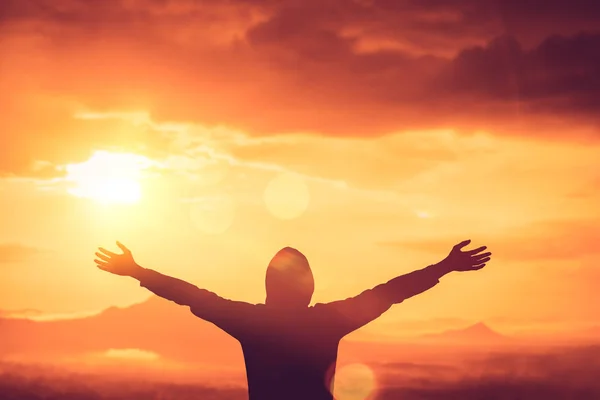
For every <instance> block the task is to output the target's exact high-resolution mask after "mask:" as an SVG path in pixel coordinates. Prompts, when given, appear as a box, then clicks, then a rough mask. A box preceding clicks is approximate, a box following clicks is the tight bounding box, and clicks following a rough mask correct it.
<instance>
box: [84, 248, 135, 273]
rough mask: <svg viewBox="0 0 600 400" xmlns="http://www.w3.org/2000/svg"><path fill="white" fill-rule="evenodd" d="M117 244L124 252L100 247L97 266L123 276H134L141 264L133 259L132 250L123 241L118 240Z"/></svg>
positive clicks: (96, 261) (97, 253) (96, 260)
mask: <svg viewBox="0 0 600 400" xmlns="http://www.w3.org/2000/svg"><path fill="white" fill-rule="evenodd" d="M117 246H119V248H120V249H121V250H122V251H123V254H117V253H113V252H112V251H110V250H106V249H105V248H103V247H99V248H98V250H99V252H96V257H98V258H96V259H95V260H94V262H95V263H96V266H97V267H98V268H100V269H101V270H103V271H107V272H110V273H113V274H116V275H121V276H132V275H133V274H134V273H135V272H136V271H137V270H139V269H140V266H139V265H137V263H136V262H135V260H134V259H133V255H132V254H131V251H130V250H129V249H128V248H127V247H125V246H124V245H123V244H122V243H120V242H117Z"/></svg>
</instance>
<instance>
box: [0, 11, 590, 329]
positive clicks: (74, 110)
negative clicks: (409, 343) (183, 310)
mask: <svg viewBox="0 0 600 400" xmlns="http://www.w3.org/2000/svg"><path fill="white" fill-rule="evenodd" d="M599 21H600V6H599V5H598V4H596V2H592V1H585V0H571V1H569V2H567V1H557V0H546V1H535V0H530V1H524V0H521V1H511V0H496V1H492V0H485V1H484V0H447V1H435V0H430V1H423V0H420V1H417V0H395V1H390V0H379V1H378V0H345V1H342V0H331V1H317V0H314V1H313V0H310V1H309V0H285V1H270V0H257V1H251V2H248V1H241V0H235V1H229V0H227V1H214V2H201V1H192V0H177V1H175V0H107V1H89V2H87V1H76V0H4V1H2V2H0V140H1V141H2V142H1V143H2V145H1V146H0V221H1V222H2V229H0V310H3V312H2V313H3V314H4V313H6V314H9V315H15V314H21V315H31V316H39V315H46V314H48V315H64V314H68V315H70V314H73V313H75V314H77V313H87V312H94V311H98V310H102V309H104V308H107V307H110V306H112V305H117V306H126V305H129V304H133V303H136V302H141V301H143V300H144V299H146V298H147V297H148V296H149V292H147V291H146V290H145V289H142V288H140V287H139V286H138V285H137V284H136V281H134V280H133V279H129V278H122V277H116V276H113V275H110V274H107V273H105V272H103V271H100V270H98V269H97V268H96V267H95V265H94V262H93V259H94V252H95V251H96V248H97V247H98V246H104V247H107V248H110V249H116V245H115V240H120V241H121V242H123V243H124V244H126V245H127V246H128V247H129V248H130V249H131V250H132V252H133V255H134V257H135V259H136V261H138V263H140V264H141V265H142V266H144V267H147V268H152V269H156V270H158V271H160V272H163V273H166V274H169V275H173V276H176V277H179V278H182V279H186V280H189V281H191V282H193V283H194V284H196V285H198V286H200V287H203V288H206V289H209V290H212V291H215V292H217V293H219V294H220V295H222V296H224V297H227V298H232V299H238V300H245V301H249V302H262V301H264V274H265V268H266V265H267V264H268V262H269V260H270V258H271V257H272V256H273V254H274V253H275V252H276V251H277V250H279V249H280V248H281V247H284V246H292V247H295V248H298V249H299V250H301V251H302V252H303V253H305V254H306V256H307V257H308V259H309V261H310V263H311V266H312V268H313V272H314V275H315V279H316V291H315V295H314V301H315V302H324V301H330V300H335V299H338V298H345V297H349V296H352V295H355V294H357V293H359V292H360V291H362V290H364V289H367V288H370V287H372V286H374V285H376V284H378V283H382V282H384V281H387V280H388V279H390V278H393V277H395V276H397V275H400V274H403V273H407V272H410V271H412V270H414V269H418V268H422V267H425V266H427V265H429V264H432V263H435V262H437V261H440V260H441V259H442V258H443V257H445V256H446V255H447V253H448V251H449V250H450V249H451V247H452V245H454V244H455V243H457V242H459V241H461V240H463V239H469V238H470V239H472V240H473V244H474V245H487V246H488V247H489V248H490V250H491V251H492V252H493V254H494V258H493V260H492V262H491V263H490V264H489V265H488V266H487V267H486V268H485V269H484V270H482V271H479V272H475V273H463V274H458V273H456V274H455V275H451V276H448V277H446V278H444V279H443V281H442V283H441V284H440V285H439V286H437V287H436V288H434V289H432V290H431V291H430V292H428V293H426V294H423V295H421V296H419V297H418V298H415V299H411V300H410V301H407V302H406V303H405V304H403V305H401V306H397V307H395V308H393V309H392V310H391V311H390V312H388V313H387V314H386V315H385V317H383V318H382V319H381V320H379V321H377V322H374V323H373V324H371V325H369V329H371V330H372V331H374V332H380V333H384V332H385V333H386V334H388V335H389V334H392V333H393V331H395V330H402V329H412V328H413V327H423V326H442V325H443V324H444V321H446V322H447V321H451V320H453V319H464V320H469V321H480V320H485V321H489V322H490V323H491V324H492V325H493V326H497V327H499V328H500V330H502V329H504V330H518V329H530V328H531V329H533V328H536V329H537V328H539V329H546V328H547V329H556V328H557V327H561V328H569V327H575V326H581V325H585V324H594V323H597V322H598V321H600V308H598V307H597V304H598V303H600V299H599V294H598V289H597V287H598V282H599V281H600V265H599V261H600V245H599V244H598V243H597V240H599V239H600V207H598V204H600V157H599V155H600V129H599V126H600V119H599V116H600V113H599V112H598V110H599V109H600V53H599V52H598V49H599V48H600V31H599V30H598V26H600V24H599ZM494 324H495V325H494Z"/></svg>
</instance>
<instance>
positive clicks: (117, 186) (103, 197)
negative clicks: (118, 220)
mask: <svg viewBox="0 0 600 400" xmlns="http://www.w3.org/2000/svg"><path fill="white" fill-rule="evenodd" d="M152 165H154V162H152V161H151V160H149V159H148V158H146V157H144V156H140V155H136V154H126V153H111V152H108V151H96V152H95V153H94V154H93V155H92V157H90V159H89V160H87V161H85V162H83V163H79V164H68V165H67V166H66V171H67V181H69V182H70V183H73V184H74V185H75V187H72V188H70V189H69V190H68V192H69V193H71V194H72V195H74V196H77V197H83V198H88V199H93V200H96V201H98V202H101V203H110V204H115V203H120V204H133V203H137V202H138V201H139V200H140V198H141V197H142V189H141V185H140V178H141V176H142V171H143V170H144V169H147V168H149V167H151V166H152Z"/></svg>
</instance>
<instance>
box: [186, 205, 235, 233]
mask: <svg viewBox="0 0 600 400" xmlns="http://www.w3.org/2000/svg"><path fill="white" fill-rule="evenodd" d="M234 217H235V203H234V202H233V199H232V198H231V196H229V195H219V196H205V197H201V198H199V199H198V200H197V201H196V202H194V203H193V204H192V206H191V208H190V219H191V221H192V224H193V225H194V226H195V227H196V228H198V229H199V230H200V231H202V232H204V233H207V234H211V235H217V234H221V233H224V232H225V231H227V229H229V227H230V226H231V225H232V224H233V220H234Z"/></svg>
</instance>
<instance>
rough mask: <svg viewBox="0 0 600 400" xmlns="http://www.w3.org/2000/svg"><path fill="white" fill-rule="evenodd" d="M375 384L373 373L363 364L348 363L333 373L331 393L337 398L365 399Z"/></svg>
mask: <svg viewBox="0 0 600 400" xmlns="http://www.w3.org/2000/svg"><path fill="white" fill-rule="evenodd" d="M376 386H377V382H376V380H375V373H374V372H373V370H372V369H371V368H369V367H368V366H366V365H364V364H348V365H344V366H343V367H341V368H339V369H338V371H337V372H336V374H335V379H334V386H333V387H334V390H333V392H334V393H333V395H334V397H335V398H336V399H338V400H366V399H369V398H371V396H372V395H373V394H374V392H375V389H376Z"/></svg>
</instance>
